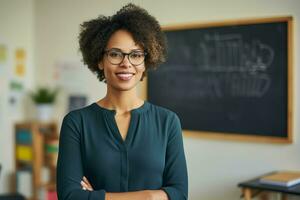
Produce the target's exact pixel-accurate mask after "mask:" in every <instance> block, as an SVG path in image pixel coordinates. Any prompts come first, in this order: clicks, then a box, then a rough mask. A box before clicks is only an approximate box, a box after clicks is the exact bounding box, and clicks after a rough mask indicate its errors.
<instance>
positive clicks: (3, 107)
mask: <svg viewBox="0 0 300 200" xmlns="http://www.w3.org/2000/svg"><path fill="white" fill-rule="evenodd" d="M0 45H5V46H6V49H7V50H6V52H7V53H6V59H5V62H4V61H1V62H0V163H1V164H2V172H1V175H0V193H3V192H7V191H9V188H10V187H11V185H12V181H11V177H12V173H13V171H14V151H13V147H14V146H13V145H14V143H13V138H14V136H13V124H14V122H16V121H18V120H22V119H23V118H24V115H25V113H26V112H28V110H26V109H25V106H24V101H26V99H24V96H26V95H25V93H26V91H28V90H30V89H31V88H32V87H34V83H35V81H34V79H35V76H34V75H35V73H34V68H33V64H34V1H33V0H22V1H20V0H0ZM17 49H22V50H24V52H25V60H24V62H23V64H24V65H23V66H24V67H25V70H24V74H22V75H21V76H18V75H16V71H15V69H16V64H17V63H16V59H15V52H16V50H17ZM12 82H15V83H18V84H20V85H21V86H22V88H21V89H18V90H14V91H12V90H11V89H10V84H11V83H12ZM11 98H15V100H16V101H15V103H14V104H12V103H11V101H10V100H11ZM28 108H29V107H28ZM29 112H30V111H29Z"/></svg>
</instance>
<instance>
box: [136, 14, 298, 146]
mask: <svg viewBox="0 0 300 200" xmlns="http://www.w3.org/2000/svg"><path fill="white" fill-rule="evenodd" d="M273 22H286V23H287V38H286V40H287V49H288V52H287V63H286V65H287V66H284V67H286V69H287V76H288V78H287V82H288V83H287V88H286V91H287V105H286V107H287V118H286V123H287V133H286V137H276V136H259V135H255V134H254V135H252V134H246V135H245V134H239V133H231V132H226V131H225V132H211V131H201V130H197V131H194V130H193V131H191V130H183V133H184V135H185V136H188V137H194V138H206V139H218V140H235V141H243V142H263V143H286V144H287V143H292V142H293V134H292V132H293V66H292V65H293V23H292V22H293V18H292V17H290V16H284V17H270V18H259V19H242V20H240V19H239V20H228V21H220V22H209V23H193V24H178V25H170V26H164V27H163V30H164V31H166V32H168V31H176V30H189V29H203V28H209V27H226V26H237V25H251V24H252V25H253V24H266V23H273ZM148 84H151V83H148V80H147V78H145V79H144V81H143V82H142V85H141V87H142V97H143V98H144V99H148V91H147V88H148Z"/></svg>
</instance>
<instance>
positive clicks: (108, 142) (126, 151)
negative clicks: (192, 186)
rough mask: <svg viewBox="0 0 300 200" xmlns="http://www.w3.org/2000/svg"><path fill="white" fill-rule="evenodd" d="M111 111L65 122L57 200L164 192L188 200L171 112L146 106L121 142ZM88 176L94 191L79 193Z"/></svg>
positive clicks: (91, 111) (91, 110)
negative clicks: (109, 193) (118, 193)
mask: <svg viewBox="0 0 300 200" xmlns="http://www.w3.org/2000/svg"><path fill="white" fill-rule="evenodd" d="M114 115H115V111H113V110H108V109H105V108H102V107H100V106H99V105H98V104H96V103H93V104H91V105H89V106H87V107H85V108H82V109H79V110H75V111H72V112H70V113H69V114H67V115H66V116H65V118H64V120H63V123H62V127H61V133H60V143H59V155H58V164H57V193H58V197H59V199H60V200H62V199H63V200H66V199H74V200H77V199H78V200H85V199H90V200H104V199H105V192H129V191H138V190H157V189H163V190H164V191H165V192H166V193H167V195H168V197H169V200H185V199H187V198H188V177H187V167H186V160H185V155H184V149H183V143H182V133H181V126H180V121H179V119H178V117H177V115H176V114H175V113H173V112H171V111H170V110H167V109H165V108H162V107H159V106H155V105H153V104H151V103H149V102H147V101H146V102H145V103H144V104H143V106H141V107H139V108H137V109H134V110H132V111H131V120H130V124H129V129H128V133H127V136H126V139H125V140H123V139H122V137H121V135H120V133H119V130H118V127H117V124H116V121H115V118H114ZM83 176H86V177H87V179H88V180H89V181H90V183H91V185H92V186H93V188H94V191H92V192H90V191H86V190H82V187H81V185H80V181H81V180H82V177H83Z"/></svg>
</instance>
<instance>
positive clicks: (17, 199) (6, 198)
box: [0, 163, 25, 200]
mask: <svg viewBox="0 0 300 200" xmlns="http://www.w3.org/2000/svg"><path fill="white" fill-rule="evenodd" d="M1 168H2V166H1V163H0V177H1ZM0 200H25V197H24V196H22V195H20V194H0Z"/></svg>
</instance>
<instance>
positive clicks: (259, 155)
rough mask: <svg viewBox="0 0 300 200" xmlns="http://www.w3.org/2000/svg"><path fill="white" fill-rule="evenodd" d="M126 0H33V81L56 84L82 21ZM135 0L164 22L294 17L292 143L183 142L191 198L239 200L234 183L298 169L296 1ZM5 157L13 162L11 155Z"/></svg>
mask: <svg viewBox="0 0 300 200" xmlns="http://www.w3.org/2000/svg"><path fill="white" fill-rule="evenodd" d="M127 2H128V1H120V0H114V1H109V0H89V1H83V0H36V1H35V5H34V6H35V16H34V17H35V18H34V19H35V20H36V25H35V29H34V30H35V32H34V33H35V35H36V37H35V40H34V42H35V43H36V46H35V47H36V48H35V50H36V51H35V52H36V54H35V58H36V59H35V63H36V68H35V71H36V73H37V77H36V78H37V84H38V85H42V84H55V82H54V81H53V74H54V69H55V65H56V63H57V61H60V60H78V59H80V55H79V53H78V42H77V36H78V32H79V24H80V23H82V22H83V21H85V20H88V19H90V18H94V17H96V16H98V15H99V14H103V15H111V14H113V13H114V12H115V11H117V10H118V9H119V8H120V7H121V6H122V5H124V4H125V3H127ZM133 2H135V3H137V4H139V5H141V6H142V7H144V8H146V9H147V10H148V11H149V12H150V13H151V14H153V15H154V16H156V18H157V19H158V20H159V21H160V22H161V24H162V25H169V24H174V23H190V22H209V21H220V20H226V19H242V18H250V17H270V16H285V15H292V16H293V17H294V23H295V31H294V36H295V38H294V39H295V40H294V41H295V43H294V46H295V48H294V77H295V78H294V80H295V89H294V97H295V99H294V102H295V104H294V112H295V123H294V135H295V136H294V141H295V142H294V143H293V144H290V145H279V144H257V143H242V142H229V141H214V140H205V139H194V138H187V137H185V138H184V143H185V150H186V156H187V163H188V170H189V190H190V191H189V196H190V198H189V199H191V200H198V199H200V200H237V199H239V195H240V191H239V189H238V188H237V183H238V182H241V181H244V180H247V179H249V178H252V177H254V176H257V175H260V174H263V173H265V172H269V171H272V170H278V169H298V170H299V169H300V157H299V155H298V154H299V152H300V137H299V133H298V132H299V131H300V126H299V124H298V123H297V122H298V121H299V118H300V116H299V114H300V106H299V95H300V87H299V86H300V71H299V70H298V66H299V62H300V61H299V59H298V57H297V55H299V46H300V45H299V39H298V38H299V33H300V32H299V26H298V25H297V23H298V21H299V19H300V1H299V0H285V1H282V0H251V1H249V0H227V1H220V0H188V1H180V0H169V1H166V0H165V1H162V0H144V1H142V0H140V1H137V0H136V1H133ZM29 10H30V9H29ZM0 11H1V10H0ZM25 19H27V20H26V21H25V22H28V23H30V24H31V23H32V19H31V18H30V17H29V19H28V18H26V17H25ZM1 25H2V23H1ZM1 27H2V26H1ZM82 76H84V77H85V78H86V79H87V80H88V85H87V86H86V89H87V91H88V94H89V97H90V101H95V100H97V99H98V98H100V97H101V96H103V95H104V93H105V86H104V84H102V83H98V81H97V80H96V78H95V77H94V76H92V75H91V73H90V72H89V71H88V70H87V69H86V72H85V73H84V74H82ZM62 99H63V98H62ZM62 105H64V103H61V106H60V109H58V116H59V117H58V118H59V120H61V118H62V115H63V113H64V111H63V106H62ZM0 134H1V133H0ZM8 142H9V141H8ZM10 143H11V142H10ZM8 147H10V146H8ZM1 149H2V148H1ZM1 156H2V155H1ZM1 158H2V157H1ZM6 160H7V161H8V162H11V159H10V158H6Z"/></svg>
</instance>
